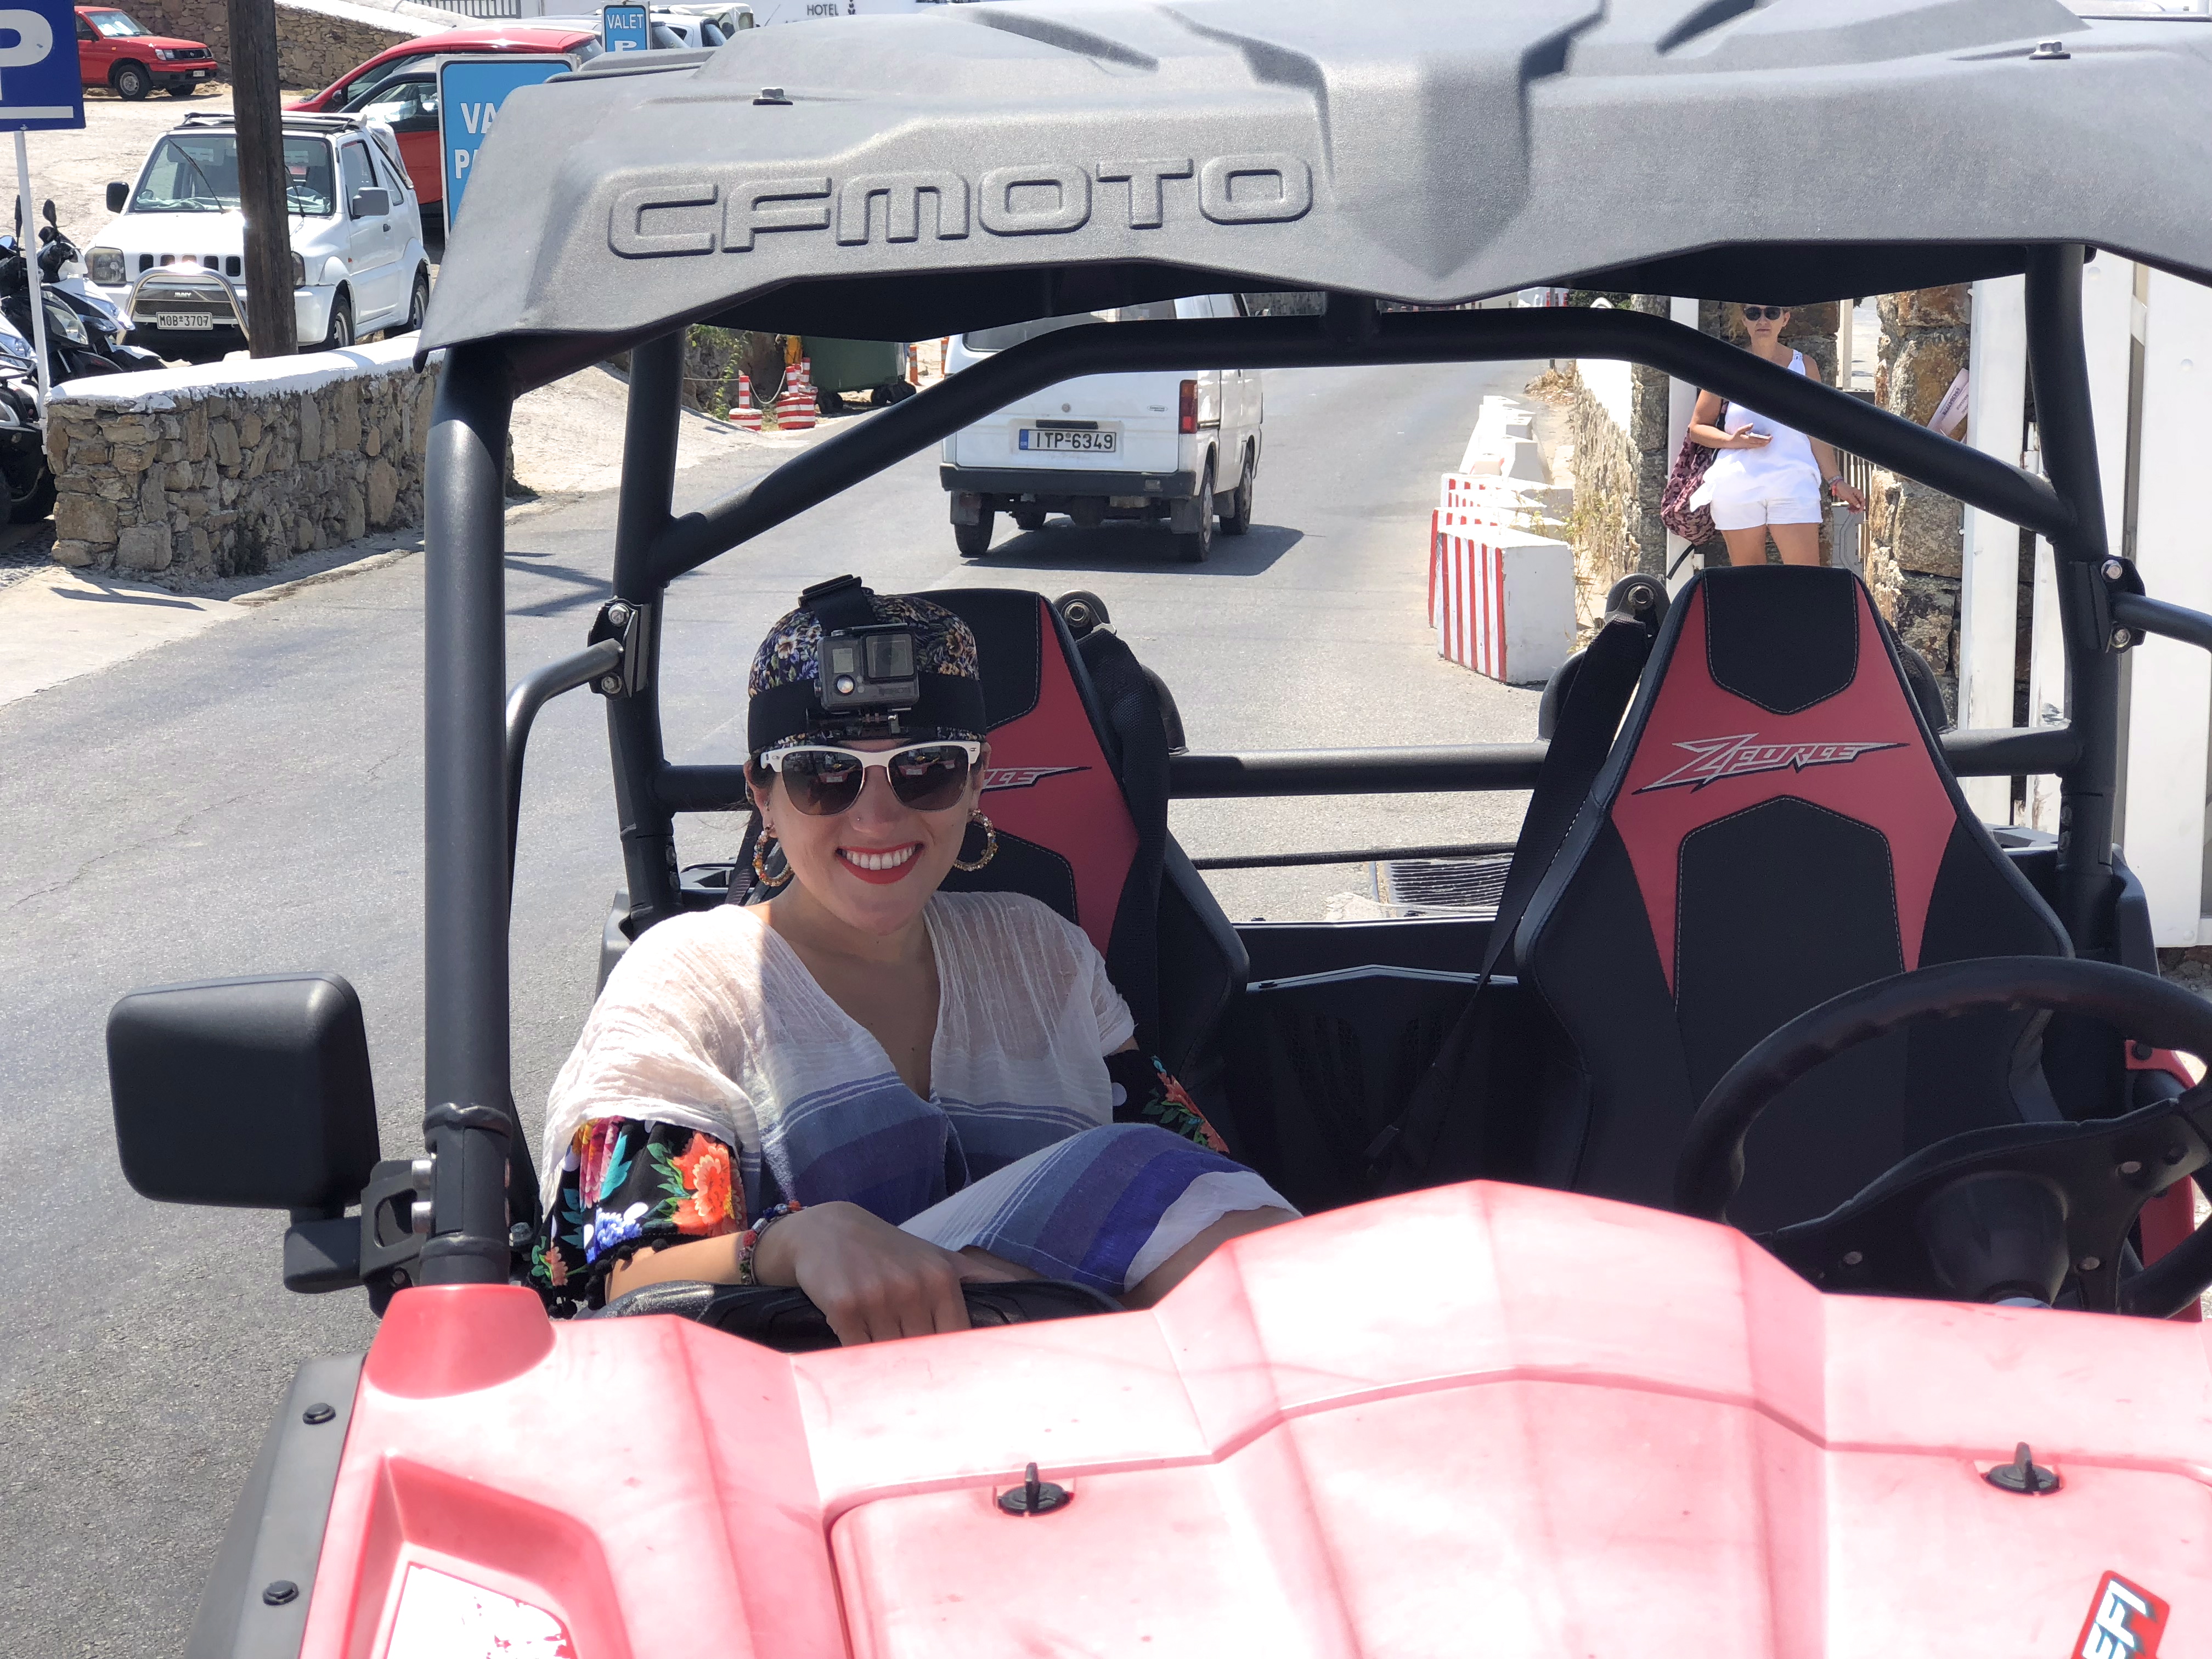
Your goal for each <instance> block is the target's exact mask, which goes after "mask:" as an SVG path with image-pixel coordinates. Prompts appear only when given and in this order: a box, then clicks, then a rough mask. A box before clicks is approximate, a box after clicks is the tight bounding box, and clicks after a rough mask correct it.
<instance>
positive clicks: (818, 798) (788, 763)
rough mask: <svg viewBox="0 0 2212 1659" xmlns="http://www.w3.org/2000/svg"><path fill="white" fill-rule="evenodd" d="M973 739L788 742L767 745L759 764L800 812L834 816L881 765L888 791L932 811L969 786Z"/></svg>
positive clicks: (975, 752)
mask: <svg viewBox="0 0 2212 1659" xmlns="http://www.w3.org/2000/svg"><path fill="white" fill-rule="evenodd" d="M982 755H983V745H982V744H980V743H974V742H964V741H962V742H952V743H910V744H907V745H906V746H905V747H904V748H902V749H879V750H862V749H843V748H839V747H837V746H836V745H835V744H820V743H805V744H793V745H792V746H791V747H790V748H788V749H771V750H769V751H768V753H766V754H765V755H763V756H762V757H761V764H762V765H763V766H765V767H766V768H768V769H769V771H771V772H773V773H775V775H777V776H778V777H780V778H781V779H782V780H783V791H784V793H786V794H787V795H788V796H790V797H791V804H792V805H793V806H795V807H797V808H798V809H799V811H802V812H805V813H807V814H808V815H810V816H811V817H817V818H827V817H836V815H837V814H838V813H840V812H842V811H847V810H848V809H849V808H850V807H851V806H852V805H853V803H854V801H856V800H858V799H860V787H861V785H862V784H863V783H865V782H866V780H867V775H868V769H869V768H870V767H872V766H880V767H882V768H883V769H884V776H885V777H886V778H888V779H890V786H891V793H893V794H894V795H896V796H897V797H898V798H899V800H900V802H901V803H902V805H907V806H911V807H912V808H914V810H915V811H917V812H937V811H943V810H944V809H945V807H948V806H951V805H956V804H957V802H958V801H959V799H960V796H961V793H962V792H963V791H964V790H965V789H966V788H967V787H968V775H969V773H970V772H972V771H974V770H975V763H976V762H977V761H978V760H980V759H981V758H982Z"/></svg>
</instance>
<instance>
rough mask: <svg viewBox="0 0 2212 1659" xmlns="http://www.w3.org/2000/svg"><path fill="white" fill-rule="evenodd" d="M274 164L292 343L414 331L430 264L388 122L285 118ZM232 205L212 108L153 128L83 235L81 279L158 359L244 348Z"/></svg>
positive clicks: (223, 125) (336, 342) (226, 131)
mask: <svg viewBox="0 0 2212 1659" xmlns="http://www.w3.org/2000/svg"><path fill="white" fill-rule="evenodd" d="M284 165H285V170H286V173H287V174H288V175H289V200H290V204H291V209H292V213H291V236H292V281H293V283H294V287H293V290H292V300H293V307H294V314H295V317H296V319H297V320H298V327H299V334H300V343H301V346H302V347H303V348H305V349H310V350H312V349H315V348H316V346H317V345H318V344H319V345H320V346H321V348H322V349H325V350H330V349H336V348H337V347H340V346H346V345H351V344H352V343H354V342H355V341H356V340H357V339H361V338H362V337H366V336H368V335H369V334H372V333H374V332H375V331H378V330H380V329H383V330H388V331H394V332H404V331H410V330H412V329H415V328H417V327H419V326H420V325H421V324H422V312H423V309H424V307H427V306H428V304H429V301H430V261H429V257H428V254H426V253H425V252H424V251H423V247H422V211H421V209H420V208H419V207H418V205H417V204H416V200H415V188H414V185H413V182H412V181H411V180H410V179H409V178H408V176H407V168H406V166H405V165H404V163H403V162H402V161H400V159H399V143H398V139H397V138H395V137H393V136H392V129H391V128H390V127H389V126H387V125H385V124H384V123H383V122H381V121H376V120H373V119H371V118H368V117H365V116H360V115H313V114H303V113H299V112H288V113H287V114H286V115H285V117H284ZM238 203H239V186H238V131H237V128H236V126H235V125H234V122H233V119H232V118H231V117H230V116H228V115H218V114H216V113H214V112H209V113H208V114H205V115H193V116H188V117H186V118H185V121H184V122H183V124H182V125H179V126H178V127H177V128H176V129H175V130H174V131H170V132H168V133H166V134H164V135H163V136H162V137H161V139H160V140H159V141H157V142H156V143H155V145H154V148H153V150H152V152H151V153H150V154H149V155H148V156H147V158H146V164H145V166H144V167H143V168H141V169H140V171H139V174H138V180H137V185H136V186H135V187H133V186H132V185H125V184H122V183H119V182H118V183H116V184H112V185H108V187H107V207H108V211H110V212H111V213H114V214H117V215H118V216H119V217H118V218H116V219H115V220H113V221H112V222H110V223H109V224H108V226H107V228H106V229H104V230H103V231H101V232H100V234H99V235H98V236H97V237H95V238H94V239H93V243H92V246H91V248H90V250H89V251H88V252H87V253H86V254H85V257H84V263H85V275H86V276H87V277H88V279H89V280H90V281H91V282H92V283H94V285H95V286H96V287H98V288H99V289H100V291H101V292H102V293H103V294H105V295H107V296H108V297H109V298H110V299H112V300H113V301H115V302H116V304H117V305H118V306H120V307H123V309H124V311H125V314H126V315H127V316H128V317H129V318H130V319H131V328H132V330H133V331H134V336H135V337H136V339H137V340H138V341H139V342H141V343H143V344H145V345H146V346H148V347H149V348H150V349H153V350H155V351H158V352H160V353H161V355H162V356H165V357H187V358H191V359H194V360H196V361H202V362H204V361H207V360H210V359H212V358H216V357H220V356H222V355H223V354H224V353H225V352H228V351H232V350H235V349H237V348H239V347H240V346H241V345H243V344H244V343H246V288H245V283H246V274H245V268H246V262H245V253H246V220H245V217H244V216H243V215H242V214H241V213H240V211H239V205H238Z"/></svg>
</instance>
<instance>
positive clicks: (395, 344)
mask: <svg viewBox="0 0 2212 1659" xmlns="http://www.w3.org/2000/svg"><path fill="white" fill-rule="evenodd" d="M414 346H415V339H414V337H413V336H409V337H406V338H404V339H401V340H397V341H389V342H380V343H378V344H376V345H373V346H362V347H356V348H355V349H352V350H349V351H342V352H340V351H331V352H317V353H313V354H310V355H307V356H299V357H285V358H276V359H271V360H269V361H268V362H260V363H252V362H238V363H215V364H210V365H208V366H206V367H204V368H194V369H179V370H157V371H155V372H152V373H149V374H123V375H115V376H112V377H107V378H104V379H101V380H79V381H74V382H71V383H70V384H69V385H68V386H64V387H63V388H61V389H59V390H58V392H56V394H55V397H54V399H53V402H52V404H51V405H49V408H48V422H47V429H46V452H47V456H48V459H49V460H50V461H51V462H52V465H53V469H54V475H55V478H56V481H57V483H58V485H59V488H60V494H59V496H58V499H57V501H56V502H55V506H54V534H55V538H56V539H55V543H54V550H53V556H54V558H55V560H56V561H57V562H59V563H62V564H66V565H76V566H91V567H93V568H98V569H103V570H105V569H121V570H137V571H172V572H174V573H176V574H179V575H183V576H190V577H209V576H234V575H246V574H258V573H259V572H262V571H265V570H270V569H273V568H275V567H276V566H277V565H279V564H282V563H283V562H284V561H285V560H286V559H289V558H290V557H291V556H293V555H294V554H295V553H304V552H307V551H308V550H311V549H315V548H324V547H332V546H335V545H337V544H339V543H341V542H349V541H353V540H355V539H356V538H359V537H362V536H365V535H367V534H368V532H370V531H372V530H388V529H392V528H395V527H399V526H412V525H417V524H420V523H421V522H422V475H423V460H422V458H423V451H424V447H425V446H426V445H427V443H428V439H429V432H430V406H431V400H432V398H433V397H434V395H435V383H436V378H437V368H436V365H435V363H434V364H433V366H432V367H431V368H430V369H429V371H428V372H427V373H423V374H417V373H416V372H415V369H414V367H413V364H412V362H411V358H412V355H413V351H414ZM94 388H97V389H96V390H94Z"/></svg>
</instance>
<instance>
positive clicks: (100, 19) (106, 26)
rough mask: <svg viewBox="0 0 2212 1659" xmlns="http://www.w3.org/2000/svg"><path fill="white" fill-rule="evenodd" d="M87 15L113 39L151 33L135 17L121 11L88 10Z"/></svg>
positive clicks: (93, 23) (100, 29)
mask: <svg viewBox="0 0 2212 1659" xmlns="http://www.w3.org/2000/svg"><path fill="white" fill-rule="evenodd" d="M85 17H86V20H87V21H89V22H90V23H91V25H92V26H93V27H94V28H96V29H98V30H99V31H100V33H102V34H104V35H106V37H107V38H108V39H109V40H122V39H123V38H124V37H125V36H126V35H133V34H145V33H150V31H149V30H146V29H142V28H140V27H138V25H137V22H136V21H134V20H133V19H131V18H130V17H128V16H125V15H124V14H123V13H121V12H119V11H94V12H87V13H86V14H85Z"/></svg>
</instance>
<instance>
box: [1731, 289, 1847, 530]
mask: <svg viewBox="0 0 2212 1659" xmlns="http://www.w3.org/2000/svg"><path fill="white" fill-rule="evenodd" d="M1737 309H1738V310H1739V311H1740V312H1741V315H1742V318H1743V327H1744V332H1745V333H1746V334H1747V335H1748V336H1749V337H1750V346H1751V349H1752V351H1753V353H1755V354H1756V355H1757V356H1761V357H1764V358H1765V359H1766V361H1767V362H1770V363H1776V364H1787V365H1788V366H1789V367H1790V368H1792V369H1794V370H1795V371H1796V373H1798V374H1810V375H1812V376H1813V378H1814V379H1815V380H1818V379H1819V378H1820V374H1819V371H1818V370H1817V369H1814V368H1808V367H1807V366H1806V362H1805V359H1804V358H1803V356H1801V355H1800V354H1798V353H1797V352H1795V351H1792V350H1791V349H1790V348H1789V347H1788V346H1786V345H1784V344H1783V343H1782V325H1784V323H1786V322H1788V321H1789V320H1790V313H1789V311H1788V310H1787V309H1786V308H1785V307H1781V306H1741V307H1738V308H1737ZM1690 436H1691V437H1692V438H1693V439H1694V440H1696V441H1698V442H1699V443H1701V444H1704V445H1705V446H1706V447H1708V448H1711V449H1717V450H1718V451H1720V453H1719V454H1717V455H1716V456H1714V457H1713V464H1712V465H1711V468H1710V469H1709V470H1708V471H1706V473H1705V483H1702V484H1701V485H1699V488H1698V492H1697V494H1696V495H1692V497H1691V498H1690V501H1691V504H1692V506H1695V507H1706V508H1709V509H1710V510H1711V513H1712V515H1713V524H1714V526H1715V527H1716V528H1717V529H1718V530H1719V532H1721V535H1722V538H1723V539H1724V540H1725V541H1726V542H1727V543H1728V552H1729V563H1730V564H1765V562H1766V538H1768V537H1769V536H1771V537H1772V538H1774V546H1775V550H1777V551H1778V552H1779V553H1780V554H1781V555H1782V562H1783V563H1784V564H1818V563H1820V496H1821V494H1822V492H1823V491H1824V490H1829V489H1832V490H1833V491H1834V492H1835V495H1836V498H1837V499H1838V501H1848V502H1849V503H1850V506H1851V507H1852V508H1853V510H1855V511H1857V512H1860V513H1863V512H1865V511H1866V497H1865V496H1864V495H1861V494H1860V493H1859V492H1858V491H1857V490H1856V489H1852V488H1851V486H1850V484H1848V483H1844V476H1843V474H1844V470H1843V468H1842V467H1841V466H1840V465H1838V463H1837V460H1836V452H1835V451H1834V450H1833V449H1832V448H1831V447H1829V446H1828V445H1826V444H1825V443H1822V442H1821V441H1820V440H1819V439H1818V438H1808V437H1807V436H1806V435H1804V434H1803V433H1802V432H1800V431H1798V430H1797V429H1796V428H1795V427H1788V426H1784V425H1783V424H1782V422H1779V421H1778V420H1775V419H1774V418H1773V417H1772V416H1766V415H1762V414H1760V413H1759V411H1758V410H1755V409H1753V408H1752V407H1751V406H1750V405H1749V404H1723V402H1722V401H1721V398H1720V394H1719V393H1717V392H1699V394H1698V406H1697V409H1696V410H1694V411H1693V412H1692V415H1691V417H1690Z"/></svg>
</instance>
